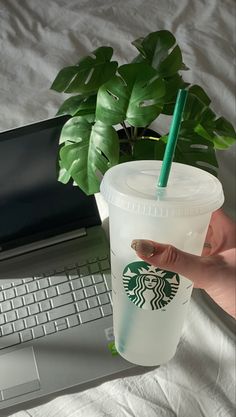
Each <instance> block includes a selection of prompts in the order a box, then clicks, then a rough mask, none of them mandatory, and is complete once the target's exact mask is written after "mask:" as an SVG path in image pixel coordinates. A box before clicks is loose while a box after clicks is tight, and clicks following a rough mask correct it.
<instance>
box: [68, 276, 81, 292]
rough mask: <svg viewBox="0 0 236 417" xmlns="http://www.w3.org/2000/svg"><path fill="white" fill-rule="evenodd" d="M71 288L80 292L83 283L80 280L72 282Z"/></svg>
mask: <svg viewBox="0 0 236 417" xmlns="http://www.w3.org/2000/svg"><path fill="white" fill-rule="evenodd" d="M71 288H72V289H73V290H79V289H80V288H82V282H81V279H80V278H77V279H74V280H73V281H71Z"/></svg>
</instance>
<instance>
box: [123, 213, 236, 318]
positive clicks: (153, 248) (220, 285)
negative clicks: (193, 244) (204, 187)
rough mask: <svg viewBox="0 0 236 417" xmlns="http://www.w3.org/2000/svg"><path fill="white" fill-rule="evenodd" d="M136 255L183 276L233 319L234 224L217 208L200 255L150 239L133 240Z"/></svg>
mask: <svg viewBox="0 0 236 417" xmlns="http://www.w3.org/2000/svg"><path fill="white" fill-rule="evenodd" d="M131 247H132V248H133V249H134V250H135V251H136V252H137V255H138V256H139V257H140V258H141V259H143V260H144V261H146V262H148V263H149V264H151V265H154V266H156V267H158V268H164V269H166V270H169V271H173V272H176V273H178V274H181V275H184V276H186V277H187V278H189V279H191V280H192V281H193V282H194V286H195V287H196V288H202V289H204V290H205V291H206V292H207V294H208V295H209V296H210V297H211V298H212V299H213V300H214V301H215V302H216V303H217V304H218V305H219V306H220V307H221V308H223V310H225V311H226V312H227V313H228V314H230V315H231V316H233V317H235V316H236V308H235V304H236V303H235V293H236V224H235V223H234V222H233V221H232V220H231V219H230V218H229V217H228V216H227V215H226V214H225V213H224V212H223V211H222V210H221V209H220V210H217V211H216V212H214V213H213V214H212V218H211V222H210V225H209V228H208V232H207V236H206V240H205V244H204V249H203V252H202V256H196V255H191V254H189V253H186V252H183V251H181V250H179V249H177V248H175V247H174V246H171V245H166V244H160V243H157V242H153V241H151V240H144V239H141V240H133V242H132V244H131Z"/></svg>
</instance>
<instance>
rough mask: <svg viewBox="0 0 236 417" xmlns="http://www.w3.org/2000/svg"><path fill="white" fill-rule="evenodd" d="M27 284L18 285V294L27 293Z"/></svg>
mask: <svg viewBox="0 0 236 417" xmlns="http://www.w3.org/2000/svg"><path fill="white" fill-rule="evenodd" d="M26 292H27V291H26V286H25V285H19V286H18V287H16V295H18V296H19V295H25V294H26Z"/></svg>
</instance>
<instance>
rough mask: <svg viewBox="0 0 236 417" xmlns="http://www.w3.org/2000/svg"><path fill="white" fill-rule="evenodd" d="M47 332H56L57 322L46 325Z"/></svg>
mask: <svg viewBox="0 0 236 417" xmlns="http://www.w3.org/2000/svg"><path fill="white" fill-rule="evenodd" d="M44 329H45V333H46V334H51V333H55V332H56V328H55V324H54V323H47V324H45V325H44Z"/></svg>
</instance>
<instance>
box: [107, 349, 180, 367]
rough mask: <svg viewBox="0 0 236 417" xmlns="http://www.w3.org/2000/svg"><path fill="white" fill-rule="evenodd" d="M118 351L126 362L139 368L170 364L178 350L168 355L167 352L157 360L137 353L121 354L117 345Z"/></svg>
mask: <svg viewBox="0 0 236 417" xmlns="http://www.w3.org/2000/svg"><path fill="white" fill-rule="evenodd" d="M115 346H116V350H117V352H118V353H119V355H120V356H122V358H124V359H125V360H127V361H128V362H131V363H133V364H135V365H139V366H150V367H151V366H160V365H164V364H166V363H167V362H169V361H170V360H171V359H172V358H173V357H174V356H175V353H176V349H175V350H174V351H172V352H168V354H167V353H166V352H163V355H161V357H160V355H159V357H156V358H155V359H154V358H153V357H150V355H149V354H147V355H142V356H141V355H140V354H138V353H137V352H129V351H125V352H121V350H120V349H119V347H118V346H117V345H116V343H115Z"/></svg>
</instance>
